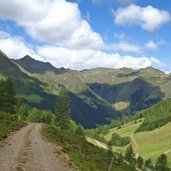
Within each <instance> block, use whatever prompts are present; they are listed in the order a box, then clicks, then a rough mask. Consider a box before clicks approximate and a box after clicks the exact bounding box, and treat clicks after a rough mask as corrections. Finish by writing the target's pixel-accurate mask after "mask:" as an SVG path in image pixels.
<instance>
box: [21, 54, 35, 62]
mask: <svg viewBox="0 0 171 171" xmlns="http://www.w3.org/2000/svg"><path fill="white" fill-rule="evenodd" d="M21 59H30V60H34V61H35V59H34V58H32V57H30V56H29V55H26V56H24V57H23V58H21Z"/></svg>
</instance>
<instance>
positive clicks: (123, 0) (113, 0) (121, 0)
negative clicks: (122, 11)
mask: <svg viewBox="0 0 171 171" xmlns="http://www.w3.org/2000/svg"><path fill="white" fill-rule="evenodd" d="M134 1H135V0H92V2H93V3H95V4H98V5H99V4H103V3H116V2H118V3H120V4H123V5H127V4H131V3H133V2H134Z"/></svg>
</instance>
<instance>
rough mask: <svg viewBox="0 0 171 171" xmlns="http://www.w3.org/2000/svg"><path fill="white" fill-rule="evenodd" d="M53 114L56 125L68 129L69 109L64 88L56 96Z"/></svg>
mask: <svg viewBox="0 0 171 171" xmlns="http://www.w3.org/2000/svg"><path fill="white" fill-rule="evenodd" d="M55 114H56V121H57V125H58V126H60V127H61V129H69V125H70V116H71V109H70V103H69V98H68V96H67V93H66V91H64V90H62V91H61V92H60V93H59V96H58V98H57V103H56V108H55Z"/></svg>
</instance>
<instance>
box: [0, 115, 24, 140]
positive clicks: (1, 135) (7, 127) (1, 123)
mask: <svg viewBox="0 0 171 171" xmlns="http://www.w3.org/2000/svg"><path fill="white" fill-rule="evenodd" d="M24 125H25V123H24V122H22V121H18V120H17V117H16V116H15V115H9V114H7V113H2V112H0V141H2V140H3V139H5V138H7V136H8V135H9V134H10V133H11V132H13V131H16V130H18V129H19V128H21V127H22V126H24Z"/></svg>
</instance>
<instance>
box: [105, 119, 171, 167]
mask: <svg viewBox="0 0 171 171" xmlns="http://www.w3.org/2000/svg"><path fill="white" fill-rule="evenodd" d="M141 123H142V122H140V120H139V121H138V120H137V121H136V123H135V122H130V123H128V124H125V125H123V126H122V127H121V128H120V129H116V128H115V129H111V130H109V133H108V134H107V135H106V136H105V138H106V139H107V140H110V139H111V136H112V134H113V133H117V134H119V135H120V136H122V137H125V136H128V137H130V138H131V145H132V146H133V148H134V150H135V152H136V153H138V154H140V155H141V156H142V157H143V158H144V159H149V158H151V159H152V161H153V162H155V161H156V159H157V158H158V157H159V156H160V155H161V154H163V153H165V154H167V157H168V164H169V167H171V132H170V130H171V122H169V123H168V124H166V125H164V126H163V127H161V128H157V129H154V130H153V131H148V132H147V131H146V132H139V133H136V134H135V130H136V129H137V128H138V127H139V126H140V124H141ZM126 147H127V146H125V147H114V146H113V150H114V151H118V152H121V153H122V154H124V153H125V151H126Z"/></svg>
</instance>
